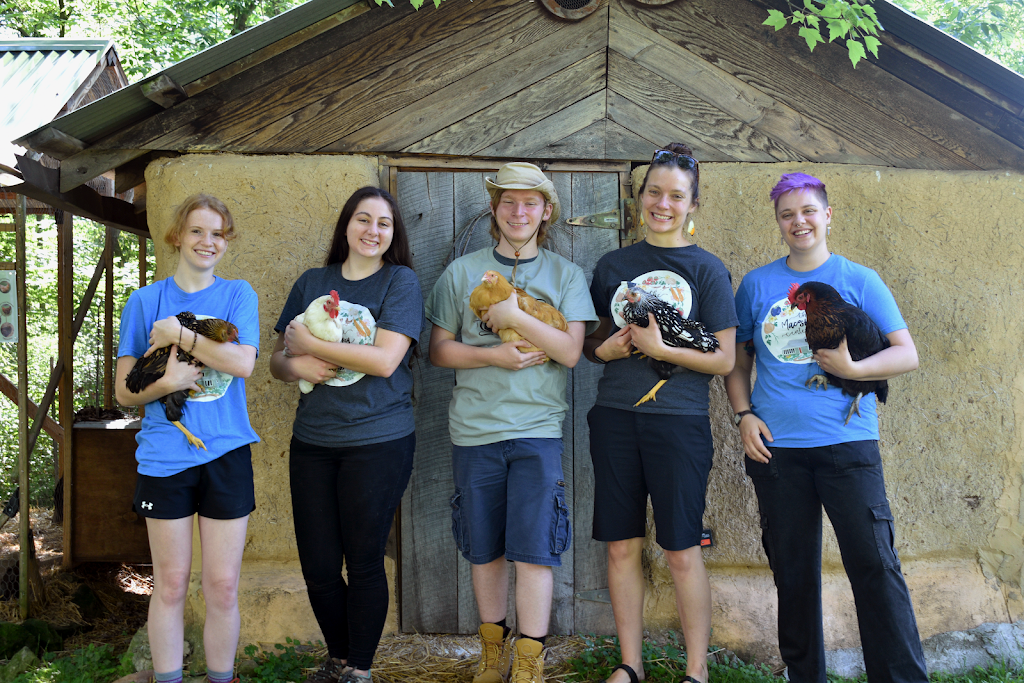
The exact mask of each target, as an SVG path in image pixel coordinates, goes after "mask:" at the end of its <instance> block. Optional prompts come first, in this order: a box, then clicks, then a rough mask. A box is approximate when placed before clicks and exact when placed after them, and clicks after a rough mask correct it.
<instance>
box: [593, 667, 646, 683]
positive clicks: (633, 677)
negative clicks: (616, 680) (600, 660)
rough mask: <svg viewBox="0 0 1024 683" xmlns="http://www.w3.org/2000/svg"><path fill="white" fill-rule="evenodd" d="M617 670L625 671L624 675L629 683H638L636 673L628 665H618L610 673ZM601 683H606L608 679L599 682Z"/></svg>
mask: <svg viewBox="0 0 1024 683" xmlns="http://www.w3.org/2000/svg"><path fill="white" fill-rule="evenodd" d="M619 669H622V670H623V671H625V672H626V675H627V676H629V683H640V679H639V678H638V677H637V675H636V672H635V671H633V667H631V666H630V665H628V664H619V665H618V666H616V667H615V668H614V669H612V673H615V672H616V671H618V670H619ZM601 683H608V679H607V678H606V679H604V680H603V681H601Z"/></svg>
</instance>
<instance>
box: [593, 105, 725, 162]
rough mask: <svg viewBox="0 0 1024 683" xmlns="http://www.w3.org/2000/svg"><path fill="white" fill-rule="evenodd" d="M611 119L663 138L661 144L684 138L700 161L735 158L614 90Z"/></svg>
mask: <svg viewBox="0 0 1024 683" xmlns="http://www.w3.org/2000/svg"><path fill="white" fill-rule="evenodd" d="M608 118H609V119H611V120H612V121H614V122H615V123H617V124H619V125H620V126H622V127H623V128H625V129H626V130H628V131H630V132H631V133H633V134H635V135H641V134H642V135H643V137H645V138H647V139H650V138H655V139H656V140H661V141H663V142H659V143H658V144H661V145H664V144H666V142H668V141H685V142H686V143H687V144H688V145H690V147H691V149H693V154H694V156H696V157H697V158H698V159H700V160H701V161H736V159H735V158H734V157H732V156H731V155H729V154H727V153H725V152H723V151H722V150H720V149H718V148H717V147H715V146H714V145H712V144H711V143H709V142H707V141H705V140H703V139H701V138H699V137H697V136H696V134H695V133H694V132H693V131H692V130H688V129H686V128H683V127H682V126H678V125H676V124H675V123H674V122H670V121H666V120H665V119H663V118H661V117H659V116H655V115H654V114H652V113H651V112H649V111H647V110H646V109H644V108H643V107H640V106H638V105H637V104H636V103H635V102H633V101H632V100H630V99H627V98H625V97H623V96H621V95H619V94H617V93H614V92H609V93H608Z"/></svg>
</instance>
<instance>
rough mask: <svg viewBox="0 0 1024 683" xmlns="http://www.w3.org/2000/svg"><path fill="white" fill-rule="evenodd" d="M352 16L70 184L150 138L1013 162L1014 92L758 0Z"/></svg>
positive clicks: (103, 158) (82, 157)
mask: <svg viewBox="0 0 1024 683" xmlns="http://www.w3.org/2000/svg"><path fill="white" fill-rule="evenodd" d="M398 4H399V5H405V3H398ZM344 12H345V13H347V14H346V15H345V16H344V17H343V18H341V19H337V20H335V21H330V22H327V21H325V22H321V23H320V24H319V25H315V26H312V27H309V28H308V29H306V30H304V31H302V32H300V34H296V35H295V36H292V37H290V38H289V39H286V40H282V41H280V44H278V45H274V46H271V47H270V48H267V49H266V50H263V51H261V52H260V53H257V54H255V55H253V56H252V57H251V58H246V60H242V62H239V63H237V64H233V65H231V66H229V67H227V68H225V69H222V70H221V72H218V73H215V74H213V75H211V76H210V77H207V78H203V79H201V81H197V82H195V83H191V84H183V88H182V91H183V94H187V95H188V97H187V98H186V99H182V100H181V101H177V102H176V103H173V104H172V103H167V104H166V105H165V106H168V107H169V108H167V109H165V110H162V111H159V112H157V113H155V114H152V115H148V116H146V117H145V118H143V119H142V120H140V121H137V122H135V123H134V124H133V125H128V126H122V127H121V128H120V129H119V130H118V131H117V132H113V133H111V134H108V135H106V136H105V137H102V138H101V139H97V140H92V141H87V143H86V149H85V150H84V151H83V152H80V153H79V154H78V155H77V156H76V157H72V158H71V159H68V160H67V161H66V162H65V165H66V166H68V167H69V168H67V169H62V174H63V175H62V187H67V186H70V185H71V183H70V182H66V179H67V177H68V176H70V175H73V174H75V173H80V174H81V176H82V177H81V178H79V181H84V180H87V179H88V178H87V177H85V176H90V177H91V174H98V173H100V172H103V171H105V170H107V169H109V168H114V167H118V166H121V165H123V164H125V163H127V162H128V161H129V160H131V159H132V158H135V157H138V156H139V155H141V154H144V153H145V152H146V151H150V150H154V151H155V150H168V151H175V152H187V151H213V150H217V151H232V152H241V153H278V154H280V153H384V154H394V153H416V154H444V155H459V156H486V157H498V158H502V157H516V158H523V157H529V158H538V159H543V158H552V159H558V158H572V159H617V160H628V159H632V160H640V159H644V158H646V157H648V156H649V155H650V153H651V151H652V150H653V149H654V148H655V147H656V146H658V145H663V144H665V143H666V142H668V141H671V140H680V141H684V142H687V143H688V144H690V145H691V146H692V147H693V148H694V150H695V153H696V155H697V156H698V157H699V158H700V159H701V160H702V161H753V162H773V161H814V162H833V163H850V164H870V165H882V166H894V167H898V168H920V169H963V170H977V169H1024V119H1022V118H1021V116H1022V111H1024V104H1022V102H1024V92H1021V93H1017V95H1016V96H1015V97H1008V96H1006V94H1005V93H1000V92H996V91H995V90H993V89H991V88H989V87H987V86H985V85H983V84H981V83H979V82H977V81H975V80H974V79H972V78H971V76H969V75H966V74H964V73H963V72H961V71H959V70H957V69H954V68H953V67H950V66H948V65H947V64H944V63H943V62H941V61H940V60H939V59H937V58H936V57H935V56H934V55H928V54H926V53H924V52H922V51H921V50H920V49H918V48H915V47H914V46H912V45H909V44H908V43H905V42H904V41H902V40H901V39H899V38H897V37H895V36H894V35H890V34H883V45H882V47H881V49H880V53H879V59H878V60H877V61H862V62H861V63H860V65H859V66H858V67H857V68H856V69H854V68H852V67H851V65H850V62H849V59H848V57H847V54H846V51H845V49H844V48H842V47H839V46H836V45H829V44H825V45H820V46H818V48H817V49H816V50H815V51H814V52H813V53H811V52H809V51H808V50H807V47H806V45H805V44H804V43H803V39H802V38H799V37H798V36H797V35H796V32H795V31H793V30H787V31H783V32H780V33H776V32H775V31H774V30H773V29H771V28H768V27H765V26H763V25H762V21H763V20H764V17H765V16H766V15H765V11H764V7H763V6H762V5H761V3H760V2H751V0H675V1H674V2H669V3H668V4H665V5H647V4H639V3H637V2H635V0H608V2H607V3H606V4H605V5H604V6H602V7H601V8H600V9H599V10H598V11H596V12H594V13H593V14H591V15H590V16H588V17H586V18H585V19H583V20H581V21H578V22H573V21H565V20H562V19H558V18H556V17H554V16H553V15H551V14H550V13H549V12H548V11H546V10H545V9H544V8H543V7H542V6H541V4H540V3H531V2H522V0H486V1H479V2H473V3H464V2H451V1H450V2H445V3H442V5H441V6H440V8H439V9H436V10H435V9H425V10H422V11H420V12H413V11H412V10H410V9H409V8H408V6H401V7H398V8H396V9H390V8H374V9H366V7H365V6H362V9H361V10H360V11H358V12H353V11H350V10H345V11H344ZM915 21H916V20H915ZM119 185H120V183H119Z"/></svg>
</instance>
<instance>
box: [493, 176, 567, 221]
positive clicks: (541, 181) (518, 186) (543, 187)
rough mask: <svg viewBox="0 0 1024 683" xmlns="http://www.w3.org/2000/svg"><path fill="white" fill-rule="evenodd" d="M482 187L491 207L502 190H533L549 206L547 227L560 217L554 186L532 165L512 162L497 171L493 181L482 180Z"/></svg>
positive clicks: (559, 205) (559, 207)
mask: <svg viewBox="0 0 1024 683" xmlns="http://www.w3.org/2000/svg"><path fill="white" fill-rule="evenodd" d="M484 185H485V186H486V187H487V192H488V193H489V194H490V195H491V206H494V203H495V202H496V201H498V198H499V197H501V193H502V192H503V191H504V190H533V191H534V192H540V193H541V194H542V195H544V197H545V198H546V199H547V200H548V202H549V203H550V204H551V218H549V219H548V225H554V224H555V223H556V222H557V221H558V217H559V215H561V213H562V211H561V209H562V207H561V204H559V203H558V194H557V193H556V192H555V184H554V183H552V182H551V181H550V180H548V178H547V176H545V175H544V172H543V171H541V170H540V169H539V168H537V167H536V166H534V165H533V164H530V163H527V162H525V161H512V162H509V163H507V164H505V165H504V166H502V167H501V168H499V169H498V174H497V175H496V176H494V180H491V179H490V178H484Z"/></svg>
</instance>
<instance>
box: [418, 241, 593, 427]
mask: <svg viewBox="0 0 1024 683" xmlns="http://www.w3.org/2000/svg"><path fill="white" fill-rule="evenodd" d="M513 263H514V261H513V260H511V259H507V258H504V257H502V256H500V255H498V254H495V253H494V250H493V249H491V248H487V249H481V250H480V251H476V252H473V253H472V254H467V255H466V256H463V257H462V258H458V259H456V260H455V261H453V262H452V264H451V265H450V266H448V268H447V269H446V270H445V271H444V273H443V274H442V275H441V277H440V278H439V279H438V281H437V284H435V285H434V289H433V291H431V293H430V297H429V298H428V299H427V319H428V320H430V322H432V323H434V324H435V325H437V326H438V327H442V328H444V329H446V330H448V331H449V332H451V333H452V334H454V335H456V337H459V336H460V335H461V341H462V343H463V344H469V345H470V346H497V345H499V344H501V339H499V338H498V335H497V334H495V333H494V332H491V330H490V329H488V328H487V326H486V325H484V324H483V323H482V322H481V321H480V319H479V318H477V317H476V315H474V314H473V311H472V310H470V308H469V295H470V293H471V292H472V291H473V289H474V288H476V286H477V285H479V284H480V278H481V277H483V274H484V273H485V272H487V271H488V270H496V271H498V272H499V273H501V274H502V275H503V276H504V277H505V278H506V279H507V280H509V281H511V279H512V278H511V274H512V264H513ZM516 284H517V285H518V286H519V287H521V288H522V289H524V290H525V291H526V293H527V294H529V295H530V296H532V297H534V298H536V299H540V300H541V301H545V302H547V303H549V304H551V305H552V306H554V307H555V308H557V309H558V311H559V312H560V313H561V314H562V315H564V316H565V319H566V321H568V322H586V323H588V324H587V328H588V332H589V331H592V330H593V329H596V326H597V316H596V315H594V306H593V304H592V303H591V301H590V296H589V295H588V294H587V280H586V277H585V276H584V275H583V271H582V270H581V269H580V267H579V266H577V265H576V264H574V263H572V262H571V261H567V260H566V259H564V258H562V257H561V256H558V255H557V254H553V253H551V252H550V251H548V250H546V249H541V250H540V254H539V255H538V256H537V258H535V259H531V260H528V261H524V260H522V259H520V261H519V266H518V268H517V269H516ZM567 376H568V371H567V370H566V368H565V366H564V365H561V364H560V363H556V362H555V361H553V360H549V361H548V362H547V363H543V364H541V365H534V366H531V367H528V368H525V369H523V370H506V369H504V368H498V367H493V366H489V367H485V368H473V369H469V370H456V371H455V389H454V391H453V392H452V402H451V405H450V406H449V410H448V428H449V431H450V432H451V438H452V443H454V444H455V445H456V446H480V445H483V444H489V443H497V442H498V441H506V440H509V439H525V438H555V439H557V438H561V436H562V418H563V417H564V415H565V411H566V409H567V408H568V405H567V404H566V402H565V380H566V377H567Z"/></svg>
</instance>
